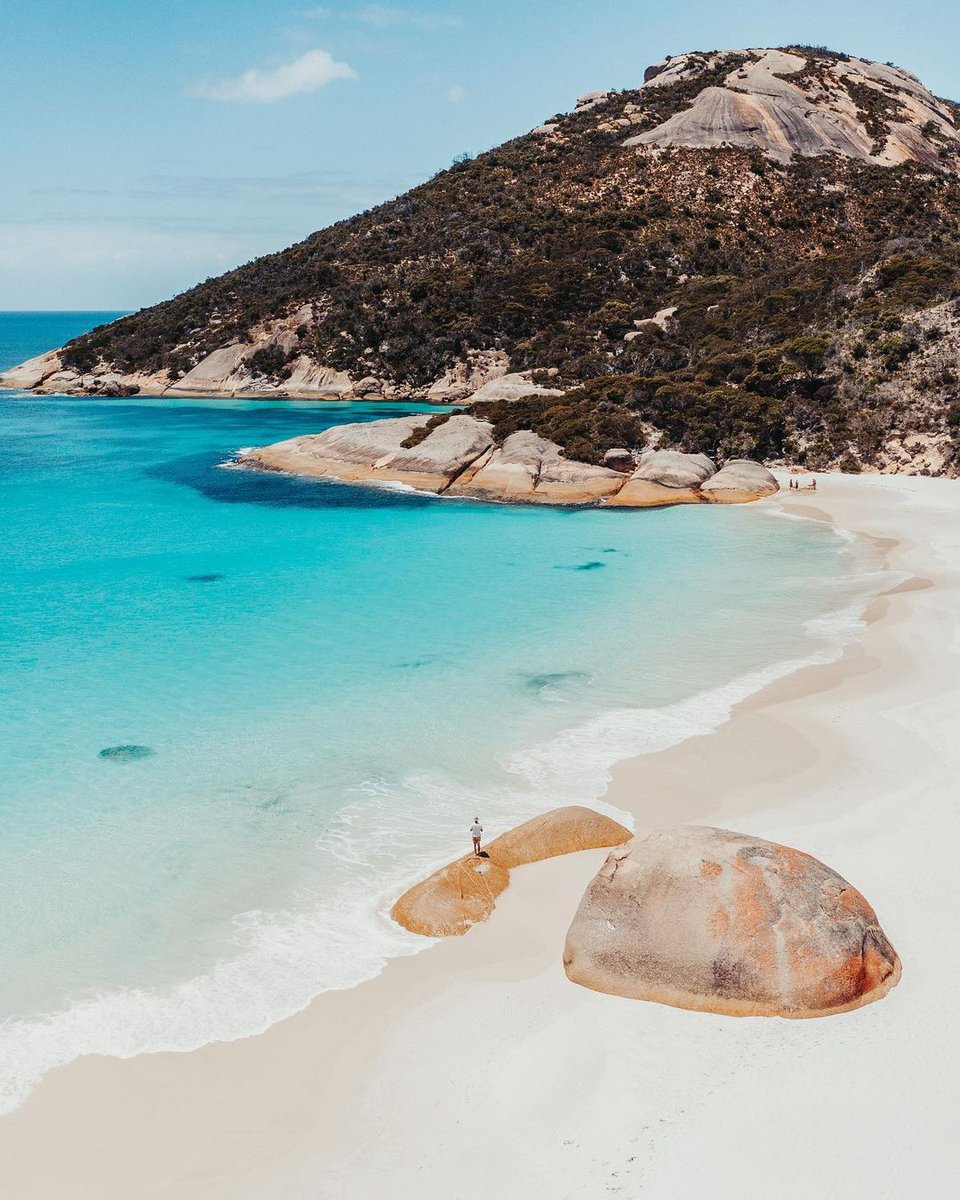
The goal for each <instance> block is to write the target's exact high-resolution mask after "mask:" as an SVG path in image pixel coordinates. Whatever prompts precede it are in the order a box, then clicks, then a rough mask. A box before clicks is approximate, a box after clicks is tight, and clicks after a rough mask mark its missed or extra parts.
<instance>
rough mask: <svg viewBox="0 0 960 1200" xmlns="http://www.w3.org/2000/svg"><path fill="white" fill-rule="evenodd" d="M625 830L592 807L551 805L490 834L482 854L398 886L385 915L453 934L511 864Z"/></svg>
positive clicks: (483, 907)
mask: <svg viewBox="0 0 960 1200" xmlns="http://www.w3.org/2000/svg"><path fill="white" fill-rule="evenodd" d="M630 836H631V835H630V831H629V829H625V828H624V827H623V825H620V824H618V823H617V822H616V821H612V820H611V819H610V818H609V817H605V816H604V815H603V814H602V813H597V812H594V811H593V809H590V808H581V807H579V806H573V807H570V808H558V809H554V811H553V812H549V813H544V814H543V815H542V816H539V817H534V818H533V819H532V820H530V821H525V822H524V823H523V824H522V825H518V826H517V827H516V829H511V830H510V831H509V832H508V833H504V834H501V835H500V837H498V838H495V839H494V840H493V841H492V842H491V843H490V844H489V846H488V847H487V849H486V851H485V853H486V855H487V857H484V858H477V857H476V856H475V855H473V854H467V855H465V856H464V857H463V858H459V859H457V861H456V862H452V863H450V864H449V865H448V866H446V867H441V868H440V870H439V871H434V873H433V874H432V875H430V876H429V877H428V878H427V879H424V880H423V881H422V882H420V883H417V884H415V885H414V886H413V887H412V888H410V889H409V890H408V891H406V892H404V894H403V895H402V896H401V897H400V899H399V900H398V901H397V902H396V903H395V904H394V906H393V908H391V910H390V915H391V917H393V919H394V920H395V921H396V922H397V923H398V924H400V925H402V926H403V927H404V929H409V930H410V932H411V933H419V934H423V935H424V936H425V937H455V936H458V935H459V934H463V933H466V932H467V930H468V929H469V928H470V927H471V926H472V925H475V924H476V923H477V922H478V921H485V920H486V919H487V917H489V916H490V914H491V913H492V912H493V909H494V906H495V905H496V902H497V897H498V896H499V895H500V893H501V892H502V891H504V890H505V888H506V887H507V886H508V885H509V883H510V869H511V868H512V867H519V866H522V865H523V864H524V863H531V862H538V861H539V860H540V859H544V858H554V857H555V856H556V855H558V854H572V853H574V852H575V851H577V850H595V849H598V848H602V847H604V846H618V845H620V844H621V843H622V842H625V841H627V840H629V838H630Z"/></svg>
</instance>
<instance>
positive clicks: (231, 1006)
mask: <svg viewBox="0 0 960 1200" xmlns="http://www.w3.org/2000/svg"><path fill="white" fill-rule="evenodd" d="M2 323H3V318H0V326H2ZM42 348H43V347H42V346H41V347H38V349H42ZM21 357H23V355H21ZM398 411H400V410H398V409H397V408H393V407H391V408H389V412H390V413H396V412H398ZM403 411H407V410H403ZM383 415H384V406H377V405H367V404H356V405H350V406H342V405H322V404H280V403H272V402H271V403H265V402H247V403H234V402H229V401H210V402H203V401H190V400H178V401H176V402H164V401H148V400H144V401H141V402H131V401H129V400H109V401H89V400H84V399H72V398H60V397H45V398H36V397H31V396H25V395H20V394H14V393H6V394H4V393H0V514H2V520H3V531H4V536H3V538H2V539H0V613H2V614H3V615H2V622H0V931H2V935H0V1018H4V1019H5V1021H6V1023H5V1025H4V1026H3V1028H2V1029H0V1103H2V1102H5V1103H7V1104H8V1105H9V1104H12V1103H15V1102H16V1101H17V1100H18V1099H19V1098H20V1097H22V1095H23V1094H24V1093H25V1090H26V1089H27V1088H28V1087H29V1085H30V1084H31V1083H32V1082H33V1081H34V1080H35V1079H36V1078H37V1077H38V1075H39V1074H40V1073H42V1071H43V1070H45V1069H47V1068H48V1067H50V1066H52V1065H54V1064H55V1063H58V1062H62V1061H66V1060H68V1059H69V1058H71V1057H73V1056H75V1055H76V1054H79V1053H83V1052H89V1051H100V1052H104V1053H114V1054H133V1053H137V1052H139V1051H142V1050H145V1049H151V1048H162V1047H167V1048H188V1047H191V1046H196V1045H200V1044H202V1043H203V1042H205V1041H208V1040H212V1039H216V1038H226V1037H237V1036H242V1035H243V1034H247V1033H250V1032H253V1031H255V1030H258V1029H262V1028H264V1027H266V1026H267V1025H269V1024H270V1023H271V1022H272V1021H274V1020H276V1019H279V1018H280V1017H281V1016H283V1015H286V1014H288V1013H290V1012H292V1011H295V1010H296V1009H297V1008H299V1007H302V1006H303V1005H304V1004H305V1003H307V1001H308V1000H309V999H310V998H311V997H312V996H313V995H315V994H317V992H319V991H321V990H323V989H325V988H329V987H344V986H350V985H351V984H354V983H356V982H358V981H359V980H361V979H363V978H366V977H369V976H370V975H372V974H374V973H376V971H377V970H379V969H380V967H381V966H382V963H383V961H384V960H385V959H386V958H388V957H390V956H392V955H397V954H403V953H409V952H412V951H413V950H414V949H416V948H417V946H418V945H419V944H422V943H419V942H418V940H417V939H413V938H411V937H409V936H408V935H406V934H404V933H403V932H402V931H400V930H398V929H396V928H395V927H393V926H392V924H391V923H390V922H389V921H388V920H386V919H385V917H384V915H383V912H384V909H385V908H386V907H387V906H388V905H389V903H390V901H391V900H392V899H393V898H394V897H395V896H396V894H397V893H398V892H399V891H400V890H401V889H402V887H403V886H404V885H405V884H407V883H409V882H412V881H413V880H414V879H416V878H417V877H418V876H420V875H421V874H422V873H423V871H424V870H425V869H426V868H428V867H430V866H431V865H433V864H435V863H438V862H441V861H444V860H446V859H447V858H449V857H450V856H452V855H453V854H455V853H457V852H459V851H460V850H461V849H462V848H463V843H464V841H465V837H466V834H465V831H466V829H467V826H468V825H469V823H470V821H471V820H472V818H473V816H474V815H475V814H476V813H479V814H480V815H481V818H482V819H483V820H484V822H485V824H486V826H487V829H488V831H489V832H496V831H497V830H498V829H500V828H504V827H507V826H509V825H512V824H514V823H516V822H517V821H518V820H521V819H523V818H525V817H526V816H528V815H531V814H532V813H534V812H537V811H541V810H543V809H545V808H548V807H553V806H555V805H556V804H558V803H564V802H570V801H577V800H581V801H582V800H588V801H589V800H590V799H591V798H594V797H597V796H599V795H601V794H602V792H603V790H604V785H605V780H606V776H607V770H608V768H609V766H610V764H611V763H612V761H614V760H615V759H616V758H618V757H622V756H623V755H625V754H629V753H636V752H641V751H643V750H645V749H655V748H657V747H659V746H665V745H669V744H671V743H673V742H675V741H678V740H680V739H682V738H683V737H685V736H689V735H691V734H692V733H695V732H698V731H701V730H705V729H709V728H712V727H714V726H715V725H716V724H718V723H719V722H720V721H722V720H723V719H725V717H726V715H727V713H728V712H729V709H730V706H731V705H732V704H733V703H735V702H736V700H737V699H739V698H741V697H742V696H743V695H745V694H747V693H748V692H749V691H751V690H754V689H755V688H756V687H758V686H760V684H761V683H762V682H763V681H765V680H767V679H770V678H774V677H776V676H777V675H778V674H782V673H783V672H785V671H786V670H789V669H791V664H792V665H793V666H795V665H797V664H799V663H801V662H806V661H812V660H814V659H816V658H818V657H824V656H826V657H829V656H831V655H833V654H835V653H836V648H837V646H838V645H839V644H840V641H841V640H842V638H843V637H844V636H849V632H850V630H851V628H853V622H852V620H851V616H850V613H851V611H852V610H855V609H856V607H857V604H858V599H859V598H861V597H862V596H863V595H864V594H865V589H866V588H867V587H868V586H869V583H870V578H869V575H868V574H865V572H867V573H868V572H869V571H870V570H871V569H872V564H871V563H870V561H869V559H868V558H867V557H865V552H864V551H863V550H862V549H861V548H860V547H858V546H857V545H856V544H854V543H852V542H850V541H847V540H844V539H842V538H840V537H839V536H837V535H836V534H835V533H833V532H831V530H829V529H828V528H826V527H824V526H821V525H817V524H813V523H809V522H802V521H793V520H789V519H785V518H782V517H777V516H775V515H771V514H770V513H767V512H764V511H762V510H761V509H760V508H730V509H717V508H705V509H700V508H679V509H673V510H667V511H662V512H647V513H630V512H600V511H597V510H586V511H559V510H552V511H551V510H542V509H524V508H516V509H512V508H507V507H502V506H495V505H481V504H475V503H470V502H454V501H437V500H434V499H430V498H426V497H422V496H417V495H414V494H411V493H406V492H401V491H386V490H364V489H356V488H348V487H345V486H342V485H338V484H333V483H316V482H307V481H299V480H290V479H284V478H282V477H279V476H272V475H259V474H256V473H252V472H246V471H240V470H237V469H235V468H230V467H227V466H224V465H222V464H224V463H225V462H227V461H228V460H229V458H230V456H231V455H232V454H233V453H234V452H235V451H236V450H237V449H239V448H240V447H243V446H249V445H255V444H260V443H264V442H269V441H275V440H278V439H280V438H284V437H290V436H293V435H295V434H298V433H305V432H309V431H315V430H318V429H320V428H323V427H324V426H326V425H329V424H333V423H336V422H345V421H357V420H367V419H373V418H376V417H381V416H383ZM838 614H839V615H838ZM118 748H119V749H118ZM104 752H106V753H104Z"/></svg>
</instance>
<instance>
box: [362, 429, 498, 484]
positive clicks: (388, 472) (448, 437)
mask: <svg viewBox="0 0 960 1200" xmlns="http://www.w3.org/2000/svg"><path fill="white" fill-rule="evenodd" d="M492 446H493V426H492V425H491V424H490V423H489V421H478V420H476V418H475V417H470V416H467V415H466V414H463V413H460V414H457V415H455V416H452V417H450V418H449V420H447V421H444V422H443V423H442V424H441V425H438V426H437V427H436V429H434V430H432V431H431V432H430V433H429V434H427V436H426V437H425V438H424V439H423V441H422V442H420V443H419V445H417V446H414V447H412V448H410V449H407V448H404V447H403V446H400V447H398V448H397V449H396V450H392V451H391V452H390V453H388V454H385V455H383V456H382V457H381V458H379V459H378V460H377V461H376V462H375V463H374V476H375V477H376V478H377V479H384V480H392V481H394V482H396V483H406V484H409V485H410V486H411V487H416V488H420V489H422V490H425V491H429V492H442V491H444V490H445V489H446V488H447V487H448V486H449V485H450V484H451V483H452V482H453V480H454V479H456V478H457V476H458V475H460V474H462V473H463V471H465V470H466V468H467V467H469V466H470V465H471V463H473V462H475V461H476V460H477V459H478V458H480V456H481V455H483V454H485V453H486V451H488V450H490V449H491V447H492Z"/></svg>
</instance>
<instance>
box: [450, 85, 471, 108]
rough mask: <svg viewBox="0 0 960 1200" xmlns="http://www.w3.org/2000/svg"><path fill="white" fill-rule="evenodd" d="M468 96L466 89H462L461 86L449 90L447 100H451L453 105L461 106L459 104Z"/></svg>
mask: <svg viewBox="0 0 960 1200" xmlns="http://www.w3.org/2000/svg"><path fill="white" fill-rule="evenodd" d="M466 94H467V93H466V92H465V91H464V89H463V88H462V87H459V86H458V87H452V88H451V89H450V90H449V92H447V99H448V100H449V101H450V102H451V103H452V104H459V103H460V101H461V100H462V99H463V98H464V96H466Z"/></svg>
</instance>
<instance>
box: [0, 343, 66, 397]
mask: <svg viewBox="0 0 960 1200" xmlns="http://www.w3.org/2000/svg"><path fill="white" fill-rule="evenodd" d="M62 366H63V364H62V363H61V361H60V355H59V353H58V352H57V351H56V350H51V351H50V352H49V353H48V354H40V355H38V356H37V357H36V358H31V359H28V360H27V362H25V363H21V364H20V365H19V366H18V367H10V369H9V370H7V371H3V372H0V388H11V389H15V390H17V391H19V390H20V389H21V388H23V389H24V390H28V389H30V388H36V387H39V386H40V385H41V384H42V383H43V382H44V380H46V379H49V378H50V376H51V375H54V374H55V373H56V372H58V371H60V370H61V369H62Z"/></svg>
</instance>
